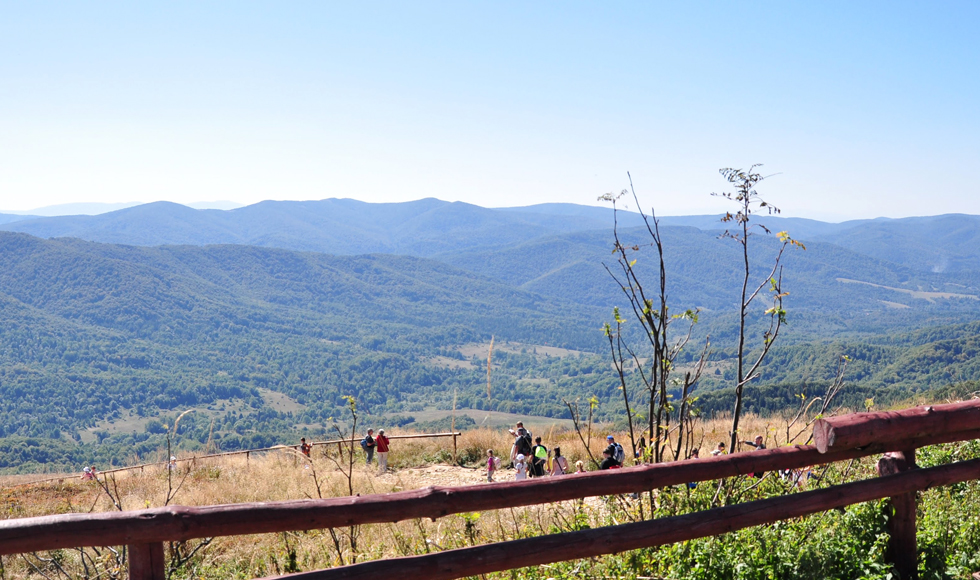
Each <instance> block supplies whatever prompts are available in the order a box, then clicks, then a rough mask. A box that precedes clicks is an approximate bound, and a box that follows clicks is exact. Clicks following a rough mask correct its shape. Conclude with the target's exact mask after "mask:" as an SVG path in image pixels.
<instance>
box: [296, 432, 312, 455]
mask: <svg viewBox="0 0 980 580" xmlns="http://www.w3.org/2000/svg"><path fill="white" fill-rule="evenodd" d="M311 449H313V446H312V445H310V444H309V443H307V442H306V437H300V438H299V450H300V453H302V454H303V455H305V456H306V457H307V458H309V457H310V450H311Z"/></svg>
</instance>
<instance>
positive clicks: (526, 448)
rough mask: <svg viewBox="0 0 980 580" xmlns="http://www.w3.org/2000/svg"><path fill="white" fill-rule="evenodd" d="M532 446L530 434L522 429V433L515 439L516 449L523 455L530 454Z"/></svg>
mask: <svg viewBox="0 0 980 580" xmlns="http://www.w3.org/2000/svg"><path fill="white" fill-rule="evenodd" d="M532 447H533V446H532V444H531V434H530V433H529V432H528V431H524V435H522V436H521V437H520V438H518V440H517V451H518V452H519V453H523V454H524V455H530V454H531V449H532Z"/></svg>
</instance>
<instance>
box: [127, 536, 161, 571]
mask: <svg viewBox="0 0 980 580" xmlns="http://www.w3.org/2000/svg"><path fill="white" fill-rule="evenodd" d="M165 565H166V562H164V559H163V544H162V543H161V542H154V543H152V544H132V545H130V546H129V580H167V572H166V569H165Z"/></svg>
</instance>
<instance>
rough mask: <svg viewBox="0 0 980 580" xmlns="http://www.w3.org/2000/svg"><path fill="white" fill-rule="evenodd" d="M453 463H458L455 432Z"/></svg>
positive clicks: (454, 435) (454, 434)
mask: <svg viewBox="0 0 980 580" xmlns="http://www.w3.org/2000/svg"><path fill="white" fill-rule="evenodd" d="M453 463H458V461H457V460H456V432H455V431H453Z"/></svg>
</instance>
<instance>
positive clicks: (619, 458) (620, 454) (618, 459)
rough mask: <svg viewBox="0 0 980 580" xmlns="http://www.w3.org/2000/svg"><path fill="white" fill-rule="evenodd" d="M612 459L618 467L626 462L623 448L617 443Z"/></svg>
mask: <svg viewBox="0 0 980 580" xmlns="http://www.w3.org/2000/svg"><path fill="white" fill-rule="evenodd" d="M613 459H615V460H616V463H618V464H620V465H622V464H623V462H624V461H626V452H625V451H623V446H622V445H620V444H619V443H617V444H616V454H615V455H613Z"/></svg>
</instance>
